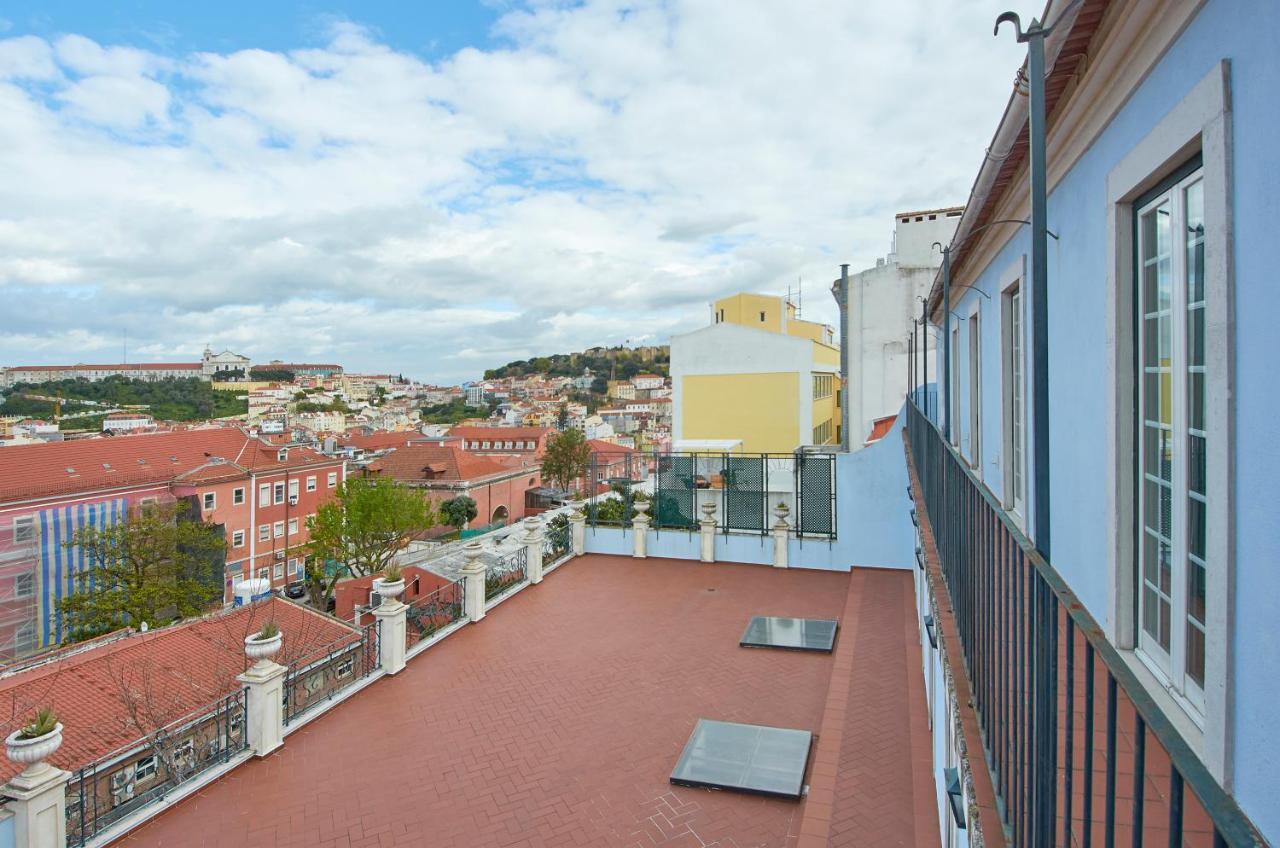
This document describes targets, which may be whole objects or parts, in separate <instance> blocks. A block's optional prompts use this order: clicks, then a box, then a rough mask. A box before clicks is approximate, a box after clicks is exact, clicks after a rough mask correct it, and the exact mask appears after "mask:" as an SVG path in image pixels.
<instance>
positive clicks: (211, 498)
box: [200, 492, 218, 512]
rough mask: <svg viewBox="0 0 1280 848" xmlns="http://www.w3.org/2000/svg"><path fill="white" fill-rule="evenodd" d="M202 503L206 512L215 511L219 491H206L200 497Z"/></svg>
mask: <svg viewBox="0 0 1280 848" xmlns="http://www.w3.org/2000/svg"><path fill="white" fill-rule="evenodd" d="M200 504H201V506H202V507H203V508H204V511H205V512H213V511H214V510H215V509H217V508H218V493H217V492H204V493H203V494H202V496H201V498H200Z"/></svg>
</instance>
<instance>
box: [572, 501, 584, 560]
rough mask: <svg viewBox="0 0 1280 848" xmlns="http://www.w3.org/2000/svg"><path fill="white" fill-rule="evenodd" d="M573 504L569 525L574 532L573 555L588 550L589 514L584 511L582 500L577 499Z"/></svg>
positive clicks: (580, 554)
mask: <svg viewBox="0 0 1280 848" xmlns="http://www.w3.org/2000/svg"><path fill="white" fill-rule="evenodd" d="M572 506H573V512H571V513H569V527H570V528H571V532H572V533H573V555H574V556H582V555H583V554H584V553H586V552H587V514H586V513H585V512H583V511H582V501H575V502H574V503H573V504H572Z"/></svg>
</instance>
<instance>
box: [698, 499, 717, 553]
mask: <svg viewBox="0 0 1280 848" xmlns="http://www.w3.org/2000/svg"><path fill="white" fill-rule="evenodd" d="M698 532H699V534H700V535H701V536H702V539H701V545H700V550H699V558H700V559H701V560H702V561H703V562H715V561H716V505H715V504H714V503H711V502H710V501H708V502H707V503H704V504H703V505H702V518H699V519H698Z"/></svg>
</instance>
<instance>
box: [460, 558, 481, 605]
mask: <svg viewBox="0 0 1280 848" xmlns="http://www.w3.org/2000/svg"><path fill="white" fill-rule="evenodd" d="M482 550H483V549H482V547H481V545H480V543H479V542H475V541H472V542H467V543H466V544H465V545H463V546H462V555H463V556H464V557H466V559H467V561H466V562H465V563H464V564H463V566H462V568H461V569H460V570H461V571H462V576H463V578H464V579H465V580H466V589H465V592H466V607H467V609H466V612H467V618H469V619H471V621H472V622H477V621H479V620H480V619H482V618H484V563H483V562H481V561H480V554H481V551H482Z"/></svg>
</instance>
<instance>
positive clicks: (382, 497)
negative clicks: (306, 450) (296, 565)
mask: <svg viewBox="0 0 1280 848" xmlns="http://www.w3.org/2000/svg"><path fill="white" fill-rule="evenodd" d="M436 519H437V516H436V512H435V510H434V509H433V508H432V506H431V502H430V501H428V500H427V499H426V497H424V496H423V494H422V492H420V491H418V490H417V489H410V488H409V487H407V486H404V485H402V484H400V483H397V482H396V481H395V480H391V479H388V478H385V477H371V478H370V477H364V478H362V477H357V478H353V479H351V480H347V481H345V482H343V483H341V484H340V485H339V486H338V490H337V497H336V498H334V499H333V500H331V501H329V502H327V503H325V504H322V505H321V506H320V508H319V509H318V510H316V513H315V515H313V516H311V517H310V518H308V519H307V528H308V529H309V530H310V531H311V541H310V543H309V544H308V547H309V549H310V551H311V554H312V555H313V557H314V561H313V562H312V563H310V564H309V565H308V566H307V572H306V576H307V588H308V591H309V592H310V594H311V601H312V603H313V604H314V605H316V606H319V607H321V608H323V604H325V603H326V601H327V599H328V598H329V597H330V596H331V595H332V594H333V587H334V585H335V584H336V583H337V582H338V580H339V579H341V578H342V577H343V576H345V575H346V573H347V572H349V573H350V574H351V575H354V576H356V577H363V576H365V575H367V574H375V573H377V572H379V571H382V569H384V568H385V567H386V566H387V565H389V564H390V563H391V560H392V558H393V557H394V556H395V555H396V554H397V553H399V552H400V551H401V550H403V549H404V548H405V547H406V546H407V545H408V544H409V541H410V540H411V539H412V538H413V537H414V536H415V535H416V534H418V533H421V532H422V531H423V530H427V529H430V528H431V527H433V526H435V524H436ZM328 563H337V564H338V565H339V566H340V567H339V568H329V567H327V564H328Z"/></svg>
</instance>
